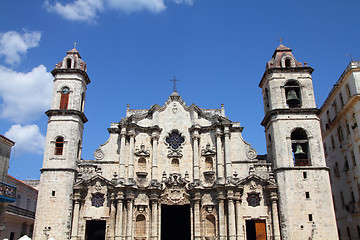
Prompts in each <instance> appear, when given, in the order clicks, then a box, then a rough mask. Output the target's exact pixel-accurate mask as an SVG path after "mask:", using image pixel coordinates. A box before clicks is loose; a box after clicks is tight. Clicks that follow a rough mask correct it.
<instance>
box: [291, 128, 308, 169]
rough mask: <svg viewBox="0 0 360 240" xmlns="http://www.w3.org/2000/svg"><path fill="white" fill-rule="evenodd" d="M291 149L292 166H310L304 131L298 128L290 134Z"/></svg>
mask: <svg viewBox="0 0 360 240" xmlns="http://www.w3.org/2000/svg"><path fill="white" fill-rule="evenodd" d="M291 147H292V151H293V158H294V166H310V156H309V144H308V138H307V134H306V132H305V130H304V129H301V128H298V129H295V130H294V131H293V132H292V133H291Z"/></svg>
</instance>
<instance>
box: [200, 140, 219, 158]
mask: <svg viewBox="0 0 360 240" xmlns="http://www.w3.org/2000/svg"><path fill="white" fill-rule="evenodd" d="M215 154H216V151H215V148H214V147H213V148H211V147H210V143H208V144H206V147H205V148H204V149H202V150H201V156H204V157H207V156H215Z"/></svg>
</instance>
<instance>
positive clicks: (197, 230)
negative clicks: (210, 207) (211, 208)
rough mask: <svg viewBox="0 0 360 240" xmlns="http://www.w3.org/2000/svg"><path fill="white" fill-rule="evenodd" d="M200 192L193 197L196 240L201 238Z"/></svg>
mask: <svg viewBox="0 0 360 240" xmlns="http://www.w3.org/2000/svg"><path fill="white" fill-rule="evenodd" d="M200 200H201V196H200V193H195V195H194V198H193V209H194V240H200V239H201V223H200Z"/></svg>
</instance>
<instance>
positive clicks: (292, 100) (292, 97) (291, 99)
mask: <svg viewBox="0 0 360 240" xmlns="http://www.w3.org/2000/svg"><path fill="white" fill-rule="evenodd" d="M285 97H286V104H287V105H288V107H289V108H299V107H301V91H300V86H299V84H298V83H297V82H295V81H290V82H288V83H286V84H285Z"/></svg>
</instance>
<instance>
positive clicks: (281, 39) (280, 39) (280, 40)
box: [278, 37, 284, 45]
mask: <svg viewBox="0 0 360 240" xmlns="http://www.w3.org/2000/svg"><path fill="white" fill-rule="evenodd" d="M283 40H284V39H283V38H281V37H280V38H279V39H278V41H279V42H280V45H282V41H283Z"/></svg>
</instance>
